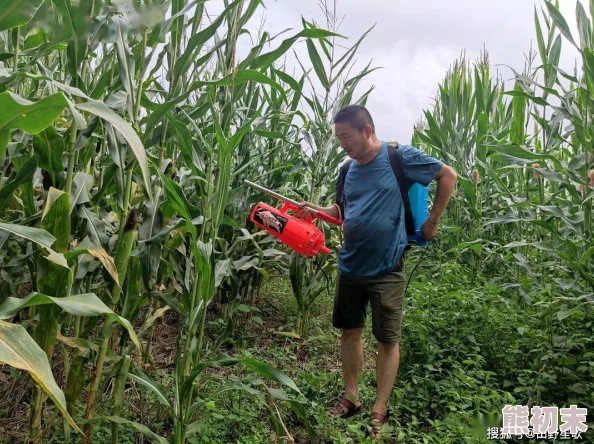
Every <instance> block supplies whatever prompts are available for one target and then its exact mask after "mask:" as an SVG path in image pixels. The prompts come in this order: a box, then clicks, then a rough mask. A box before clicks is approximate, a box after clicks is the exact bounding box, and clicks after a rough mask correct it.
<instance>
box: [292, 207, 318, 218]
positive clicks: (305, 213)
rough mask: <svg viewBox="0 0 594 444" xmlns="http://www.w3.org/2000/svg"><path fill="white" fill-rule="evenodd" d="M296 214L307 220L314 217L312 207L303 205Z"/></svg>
mask: <svg viewBox="0 0 594 444" xmlns="http://www.w3.org/2000/svg"><path fill="white" fill-rule="evenodd" d="M295 216H297V217H298V218H299V219H303V220H307V219H310V218H313V217H314V213H313V211H312V210H311V209H309V208H307V207H303V208H301V209H299V210H297V212H295Z"/></svg>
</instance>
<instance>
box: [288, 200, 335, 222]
mask: <svg viewBox="0 0 594 444" xmlns="http://www.w3.org/2000/svg"><path fill="white" fill-rule="evenodd" d="M300 203H302V204H306V205H308V206H309V207H310V208H307V207H303V208H300V209H299V210H297V211H294V212H293V213H294V214H295V216H296V217H298V218H300V219H304V220H307V219H308V218H309V217H312V218H314V217H315V214H314V213H315V211H319V212H322V213H326V214H328V215H330V216H332V217H338V210H337V209H336V206H334V205H332V206H331V207H320V206H318V205H314V204H312V203H309V202H305V201H301V202H300Z"/></svg>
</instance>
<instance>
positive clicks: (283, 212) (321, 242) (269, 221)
mask: <svg viewBox="0 0 594 444" xmlns="http://www.w3.org/2000/svg"><path fill="white" fill-rule="evenodd" d="M243 182H244V183H245V184H246V185H248V186H250V187H252V188H255V189H257V190H259V191H262V192H263V193H266V194H268V195H269V196H272V197H274V198H276V199H278V200H281V201H283V202H284V205H283V206H282V207H281V208H280V209H278V208H275V207H272V206H270V205H266V204H265V203H263V202H259V203H258V204H257V205H256V206H255V207H254V209H253V210H252V214H251V215H250V220H251V221H252V222H253V223H254V224H256V225H257V226H258V227H260V228H262V229H264V230H266V231H268V232H269V233H270V234H272V235H273V236H275V237H276V238H278V239H279V240H280V241H281V242H282V243H283V244H285V245H287V246H289V247H290V248H292V249H293V250H295V251H296V252H297V253H298V254H301V255H303V256H316V255H317V254H318V253H319V252H320V251H321V252H322V253H324V254H328V253H330V250H329V249H328V248H327V247H326V245H325V242H326V239H325V237H324V233H322V231H321V230H320V229H319V228H318V227H316V226H315V225H314V222H313V219H314V217H315V218H317V219H321V220H325V221H326V222H329V223H331V224H334V225H341V224H342V221H341V220H340V219H337V218H335V217H332V216H329V215H327V214H326V213H322V212H321V211H317V210H315V209H313V208H311V207H309V206H307V204H305V203H299V202H296V201H294V200H292V199H289V198H288V197H284V196H282V195H280V194H278V193H275V192H274V191H271V190H269V189H267V188H264V187H262V186H260V185H256V184H255V183H252V182H250V181H249V180H244V181H243ZM303 208H307V209H308V210H310V211H311V212H312V213H313V215H314V217H312V216H311V215H309V216H308V217H307V219H305V220H304V219H300V218H298V217H295V216H291V215H289V214H287V211H289V210H292V211H293V212H297V211H299V210H301V209H303Z"/></svg>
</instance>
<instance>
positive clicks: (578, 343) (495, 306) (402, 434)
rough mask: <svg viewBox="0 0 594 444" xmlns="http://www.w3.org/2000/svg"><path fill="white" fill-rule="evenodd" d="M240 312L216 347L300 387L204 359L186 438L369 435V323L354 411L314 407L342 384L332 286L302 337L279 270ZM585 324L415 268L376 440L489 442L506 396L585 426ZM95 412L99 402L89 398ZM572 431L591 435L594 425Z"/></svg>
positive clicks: (150, 413)
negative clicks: (568, 415) (329, 412)
mask: <svg viewBox="0 0 594 444" xmlns="http://www.w3.org/2000/svg"><path fill="white" fill-rule="evenodd" d="M542 304H546V300H544V299H543V302H542ZM248 308H249V307H248ZM244 311H246V312H248V313H242V321H241V322H242V323H243V327H242V328H238V329H236V330H235V331H238V332H242V333H241V336H234V335H232V336H231V337H230V338H229V340H228V341H227V343H226V344H224V345H223V346H222V348H223V349H226V353H228V354H230V355H233V354H243V355H247V356H253V357H255V358H258V359H262V360H265V361H266V362H269V363H270V364H272V365H274V366H275V367H277V368H278V369H279V370H281V371H282V372H284V373H285V374H287V375H288V376H290V377H291V378H292V379H293V380H294V381H295V383H296V385H297V387H298V388H299V389H300V391H301V394H298V393H297V392H295V391H293V390H291V389H290V388H287V387H285V388H284V389H281V388H279V387H278V386H273V385H271V384H270V382H269V381H268V380H266V381H264V380H262V379H261V378H257V377H256V376H254V374H253V373H250V372H249V371H247V370H242V371H241V372H239V370H238V368H235V367H231V368H223V369H212V372H209V373H210V375H211V376H212V378H213V379H212V380H210V379H209V378H208V377H205V378H203V379H202V380H201V387H200V398H201V402H200V403H199V406H200V407H199V418H200V421H199V423H198V432H197V433H196V434H195V435H194V436H193V438H191V439H190V440H189V442H192V443H230V442H233V443H259V442H262V443H268V442H286V441H283V440H282V439H283V436H284V437H285V438H286V437H287V436H288V435H290V436H291V437H292V438H293V439H294V441H295V442H304V443H305V442H311V441H312V439H311V436H313V434H314V431H315V434H316V435H317V436H318V438H319V440H320V442H328V443H330V442H331V443H354V442H369V441H370V440H369V438H368V430H369V429H368V426H367V424H368V421H369V409H370V408H371V407H372V406H373V403H374V396H375V371H374V366H375V357H376V344H375V340H374V338H373V336H372V334H371V324H370V322H368V324H367V328H366V330H365V334H364V347H365V362H364V365H363V368H362V372H361V377H360V399H361V402H362V403H363V405H364V407H365V409H364V410H363V412H362V413H360V414H359V415H357V416H355V417H352V418H350V419H347V420H343V419H339V420H333V419H328V418H326V417H325V410H326V409H327V408H328V407H330V406H331V405H333V404H334V403H335V402H336V401H337V400H338V399H339V398H340V397H341V396H342V394H343V391H342V390H343V384H342V373H341V364H340V338H339V332H338V331H336V330H335V329H333V328H332V326H331V313H332V296H331V295H328V294H326V293H324V294H323V295H322V296H321V297H320V299H319V301H318V304H317V305H316V309H315V311H314V313H313V316H312V320H311V323H310V328H309V329H308V335H307V337H305V338H303V339H299V338H293V337H290V336H291V335H290V334H288V335H287V334H285V333H286V332H290V331H291V330H292V329H293V328H294V324H295V321H296V315H297V312H296V308H295V303H294V301H293V299H292V293H291V287H290V283H289V282H288V281H287V280H284V279H283V278H275V279H272V280H269V281H268V282H266V283H265V285H264V287H263V289H262V292H261V298H260V300H259V301H258V302H257V307H256V308H255V310H253V311H251V310H244ZM561 318H562V319H561ZM166 321H167V322H164V323H163V324H162V325H160V326H159V327H158V329H157V332H156V337H157V338H161V339H160V340H158V341H157V342H156V344H155V347H156V348H155V352H154V353H155V356H156V362H157V364H158V367H159V368H158V369H157V370H156V371H150V370H147V372H148V373H149V374H151V376H152V377H153V378H154V379H155V380H157V381H158V382H160V383H161V384H163V385H164V386H165V387H167V388H168V389H169V390H170V389H171V388H172V384H173V379H172V377H171V367H170V366H169V365H168V362H171V361H170V359H171V358H172V357H173V356H172V353H174V348H171V347H172V345H171V341H172V340H174V338H175V330H176V325H175V319H174V318H166ZM222 330H224V326H222V325H218V324H217V323H210V324H209V325H208V328H207V333H208V334H209V336H212V337H217V336H218V334H220V333H221V331H222ZM593 330H594V328H593V326H592V323H591V322H590V321H587V320H586V319H584V318H582V317H581V315H579V314H575V315H572V316H567V317H564V316H557V315H554V316H551V310H543V308H542V307H541V306H535V307H529V306H526V305H525V304H523V303H521V302H519V301H518V300H515V299H514V298H513V297H510V296H509V295H506V294H505V293H504V292H503V291H501V290H500V289H498V288H497V287H495V286H488V285H486V286H481V287H478V288H476V287H474V286H473V283H472V282H471V281H470V279H469V278H468V277H467V275H466V274H465V272H464V270H462V269H460V268H458V265H457V264H454V263H446V264H441V265H439V266H435V265H434V266H432V267H428V268H427V269H426V270H423V271H419V270H417V272H416V273H415V275H414V280H413V282H412V283H411V285H410V287H409V289H408V292H407V296H406V300H405V312H404V321H403V342H402V344H401V363H400V368H399V374H398V377H397V382H396V385H395V388H394V392H393V396H392V398H391V400H390V407H391V410H392V412H393V416H392V418H391V420H390V422H389V426H387V427H385V429H384V432H385V433H384V437H385V442H399V443H461V442H497V440H488V439H487V430H486V427H487V426H498V427H501V415H500V414H501V409H502V408H503V407H504V406H505V405H506V404H516V405H517V404H523V405H526V404H528V405H530V406H534V405H540V406H549V405H555V406H557V407H559V408H561V407H566V406H569V405H570V404H579V406H580V407H587V408H588V410H589V416H588V420H589V421H590V423H589V425H590V427H592V420H591V416H590V415H591V413H592V411H593V410H594V340H593V339H592V338H593V333H594V331H593ZM167 338H169V339H167ZM219 352H220V351H216V352H214V351H212V350H211V351H210V352H209V354H210V355H211V356H215V355H216V354H218V353H219ZM221 378H222V379H223V384H224V385H223V388H224V390H221ZM125 399H126V401H125V405H124V409H123V412H122V413H123V415H122V416H124V417H125V418H127V419H129V420H132V421H136V422H139V423H142V424H145V425H148V426H149V427H150V428H151V430H152V431H153V432H155V433H157V434H159V435H161V436H168V434H169V433H170V432H171V430H170V425H169V424H167V423H166V422H164V420H163V418H166V415H165V414H164V411H163V408H164V407H163V406H162V405H160V404H159V402H158V400H157V399H156V397H155V396H154V395H153V394H152V393H151V392H150V391H147V390H145V389H144V388H142V387H138V386H133V385H131V384H130V385H129V388H128V389H127V391H126V396H125ZM295 401H300V402H301V405H302V406H303V410H300V409H299V408H298V407H296V404H297V405H298V403H295ZM291 402H292V403H291ZM81 411H82V410H81ZM299 413H301V414H302V415H303V414H304V415H305V417H306V419H307V421H304V420H303V419H304V418H303V417H302V416H301V415H300V414H299ZM99 415H100V416H103V415H109V411H108V410H106V411H103V410H102V409H101V407H100V410H99ZM76 416H78V415H76ZM300 416H301V417H300ZM77 419H79V418H77ZM306 425H308V426H309V427H310V429H309V433H308V428H307V427H306ZM58 430H59V427H58V426H57V427H56V433H55V434H54V435H53V436H52V437H49V438H48V441H47V442H61V434H60V432H59V431H58ZM93 435H94V436H93V439H92V442H96V443H103V442H110V438H109V437H110V423H109V422H107V421H105V422H103V423H98V424H97V427H95V428H94V429H93ZM136 435H137V432H136V431H135V430H134V429H133V428H132V427H129V426H126V425H123V426H121V432H120V439H119V442H121V443H135V442H138V436H136ZM582 438H583V442H587V441H586V439H589V440H592V439H594V433H593V430H592V429H590V430H589V431H588V433H587V434H586V435H584V434H582ZM73 441H75V440H73ZM509 442H515V441H509ZM517 442H520V441H517ZM522 442H534V443H536V442H539V441H537V440H531V441H528V440H525V441H522ZM540 442H544V441H540Z"/></svg>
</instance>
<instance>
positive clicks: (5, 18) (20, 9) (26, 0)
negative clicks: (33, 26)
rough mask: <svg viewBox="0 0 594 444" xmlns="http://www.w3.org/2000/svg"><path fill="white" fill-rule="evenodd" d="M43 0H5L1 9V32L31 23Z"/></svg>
mask: <svg viewBox="0 0 594 444" xmlns="http://www.w3.org/2000/svg"><path fill="white" fill-rule="evenodd" d="M42 4H43V0H4V1H3V2H2V8H1V9H0V32H1V31H5V30H7V29H12V28H16V27H18V26H23V25H26V24H27V23H29V21H30V20H31V19H32V18H33V16H34V15H35V13H36V12H37V10H38V9H39V7H40V6H41V5H42Z"/></svg>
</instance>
